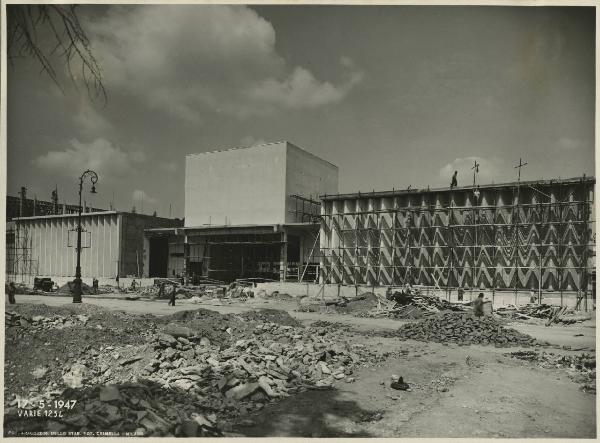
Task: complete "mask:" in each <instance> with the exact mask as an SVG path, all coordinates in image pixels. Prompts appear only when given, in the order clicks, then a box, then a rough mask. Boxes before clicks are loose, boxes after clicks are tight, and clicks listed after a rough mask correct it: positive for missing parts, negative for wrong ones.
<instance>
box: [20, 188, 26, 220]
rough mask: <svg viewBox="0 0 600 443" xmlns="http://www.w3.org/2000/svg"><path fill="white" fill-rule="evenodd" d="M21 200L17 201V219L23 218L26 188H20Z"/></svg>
mask: <svg viewBox="0 0 600 443" xmlns="http://www.w3.org/2000/svg"><path fill="white" fill-rule="evenodd" d="M19 194H20V196H21V199H20V200H19V217H25V203H26V199H27V188H26V187H25V186H21V192H20V193H19Z"/></svg>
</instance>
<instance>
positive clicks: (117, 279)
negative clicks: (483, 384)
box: [115, 274, 121, 289]
mask: <svg viewBox="0 0 600 443" xmlns="http://www.w3.org/2000/svg"><path fill="white" fill-rule="evenodd" d="M115 280H116V281H117V288H119V289H121V287H120V286H119V274H117V277H116V278H115Z"/></svg>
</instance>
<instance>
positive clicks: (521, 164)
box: [515, 158, 527, 183]
mask: <svg viewBox="0 0 600 443" xmlns="http://www.w3.org/2000/svg"><path fill="white" fill-rule="evenodd" d="M526 164H527V162H525V163H523V159H521V158H519V164H518V165H517V166H515V169H517V168H519V178H518V180H517V182H518V183H521V168H522V167H523V166H525V165H526Z"/></svg>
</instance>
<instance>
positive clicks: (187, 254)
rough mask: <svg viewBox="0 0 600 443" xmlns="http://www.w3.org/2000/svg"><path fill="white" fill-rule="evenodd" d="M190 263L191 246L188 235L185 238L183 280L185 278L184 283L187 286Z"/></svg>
mask: <svg viewBox="0 0 600 443" xmlns="http://www.w3.org/2000/svg"><path fill="white" fill-rule="evenodd" d="M189 262H190V244H189V243H188V236H187V234H185V235H184V237H183V278H184V281H185V283H186V284H187V277H188V269H189Z"/></svg>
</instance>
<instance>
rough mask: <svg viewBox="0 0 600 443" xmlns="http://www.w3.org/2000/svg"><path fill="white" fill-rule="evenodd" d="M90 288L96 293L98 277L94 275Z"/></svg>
mask: <svg viewBox="0 0 600 443" xmlns="http://www.w3.org/2000/svg"><path fill="white" fill-rule="evenodd" d="M92 289H93V290H94V294H97V293H98V279H97V278H96V277H94V278H93V279H92Z"/></svg>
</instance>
